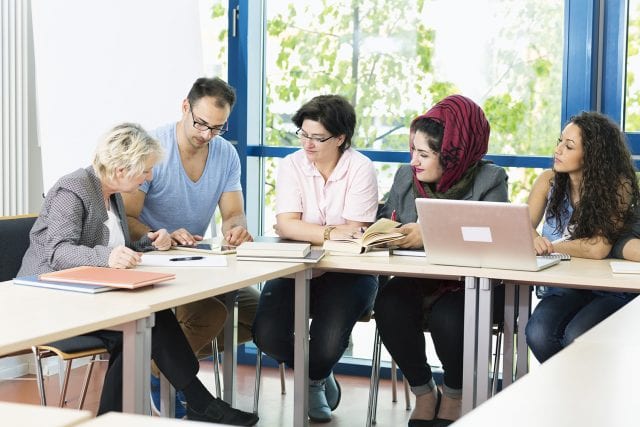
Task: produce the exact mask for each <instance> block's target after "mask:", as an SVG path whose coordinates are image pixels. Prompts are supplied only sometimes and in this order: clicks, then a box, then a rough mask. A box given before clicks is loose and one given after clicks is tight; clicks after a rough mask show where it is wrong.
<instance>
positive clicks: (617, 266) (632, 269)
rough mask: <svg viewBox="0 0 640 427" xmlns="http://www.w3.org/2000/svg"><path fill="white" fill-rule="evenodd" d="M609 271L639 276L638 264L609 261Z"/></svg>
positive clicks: (639, 263)
mask: <svg viewBox="0 0 640 427" xmlns="http://www.w3.org/2000/svg"><path fill="white" fill-rule="evenodd" d="M610 264H611V271H613V272H614V273H621V274H640V262H633V261H611V262H610Z"/></svg>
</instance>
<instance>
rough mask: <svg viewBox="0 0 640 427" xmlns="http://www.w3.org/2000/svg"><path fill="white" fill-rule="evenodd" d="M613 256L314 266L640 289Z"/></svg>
mask: <svg viewBox="0 0 640 427" xmlns="http://www.w3.org/2000/svg"><path fill="white" fill-rule="evenodd" d="M611 261H612V260H611V259H604V260H592V259H584V258H575V257H574V258H572V259H571V260H570V261H561V262H560V263H558V264H556V265H553V266H551V267H549V268H546V269H544V270H541V271H520V270H501V269H495V268H477V267H460V266H448V265H436V264H429V262H428V261H427V259H426V258H418V257H408V256H390V257H388V258H387V257H357V256H355V257H354V256H342V255H329V256H326V257H325V258H323V259H322V260H321V261H320V262H319V263H318V264H317V265H316V266H314V268H317V269H319V270H333V271H343V272H349V271H351V272H354V273H355V272H372V273H373V272H376V273H377V274H385V273H388V274H393V275H397V276H415V277H420V276H424V277H438V276H443V277H447V276H448V277H449V278H452V277H455V276H458V277H464V276H474V277H488V278H491V279H497V280H506V281H509V282H512V283H518V284H528V285H537V284H547V285H555V286H562V287H573V288H585V289H604V290H611V291H628V292H640V274H614V273H612V271H611V266H610V264H609V263H610V262H611Z"/></svg>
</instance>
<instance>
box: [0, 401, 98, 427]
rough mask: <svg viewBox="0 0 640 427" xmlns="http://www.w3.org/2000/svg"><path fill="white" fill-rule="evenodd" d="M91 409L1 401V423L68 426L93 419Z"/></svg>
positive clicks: (29, 426) (28, 426)
mask: <svg viewBox="0 0 640 427" xmlns="http://www.w3.org/2000/svg"><path fill="white" fill-rule="evenodd" d="M92 416H93V415H92V414H91V411H78V410H75V409H63V408H53V407H50V406H36V405H27V404H24V403H9V402H0V424H1V425H3V426H12V427H15V426H19V427H43V426H47V427H67V426H75V425H78V424H80V423H81V422H83V421H85V420H89V419H91V417H92Z"/></svg>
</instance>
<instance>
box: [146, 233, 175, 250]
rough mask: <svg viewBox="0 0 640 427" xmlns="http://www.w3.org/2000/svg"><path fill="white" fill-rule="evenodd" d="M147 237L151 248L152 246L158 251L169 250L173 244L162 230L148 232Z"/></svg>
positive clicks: (167, 234) (168, 235)
mask: <svg viewBox="0 0 640 427" xmlns="http://www.w3.org/2000/svg"><path fill="white" fill-rule="evenodd" d="M147 237H148V238H149V239H151V246H153V247H154V248H155V249H156V250H158V251H166V250H169V249H171V245H172V244H173V241H172V240H171V235H170V234H169V232H168V231H167V230H165V229H164V228H161V229H159V230H155V231H150V232H148V233H147Z"/></svg>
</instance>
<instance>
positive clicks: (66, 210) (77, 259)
mask: <svg viewBox="0 0 640 427" xmlns="http://www.w3.org/2000/svg"><path fill="white" fill-rule="evenodd" d="M161 157H162V148H161V147H160V145H159V144H158V142H157V141H156V140H155V139H153V138H151V137H150V136H149V135H148V134H147V133H146V132H145V131H144V129H142V128H141V127H140V126H139V125H136V124H131V123H124V124H121V125H118V126H116V127H115V128H113V129H112V130H111V131H110V132H109V134H108V135H107V136H106V138H105V139H104V140H103V141H102V142H101V143H100V144H99V145H98V148H97V150H96V154H95V157H94V160H93V165H92V166H89V167H87V168H86V169H78V170H77V171H75V172H72V173H70V174H68V175H65V176H64V177H62V178H60V179H59V180H58V181H57V182H56V183H55V184H54V186H53V187H52V188H51V190H49V192H48V193H47V197H46V198H45V200H44V204H43V207H42V212H41V214H40V216H39V217H38V219H37V220H36V222H35V224H34V226H33V228H32V229H31V233H30V245H29V248H28V249H27V252H26V253H25V256H24V258H23V260H22V267H21V268H20V271H19V273H18V274H19V275H21V276H23V275H24V276H27V275H35V274H41V273H46V272H49V271H55V270H61V269H65V268H71V267H78V266H82V265H91V266H99V267H113V268H131V267H135V266H136V265H137V264H138V263H139V262H140V260H141V254H140V251H142V250H145V249H159V250H166V249H169V248H170V247H171V237H170V236H169V234H168V233H167V231H166V230H164V229H161V230H157V231H153V232H149V233H147V234H146V235H145V236H143V237H142V238H141V239H140V240H138V241H136V242H131V241H130V239H129V229H128V227H127V221H126V216H125V212H124V206H123V204H122V196H121V195H120V193H121V192H131V191H135V190H137V188H138V187H139V186H140V185H141V184H142V183H143V182H144V181H145V180H151V179H152V178H153V177H152V172H151V171H152V168H153V165H155V164H156V163H157V162H158V161H159V160H160V158H161ZM90 335H93V336H96V337H98V338H100V339H101V340H102V341H103V342H104V346H105V347H106V348H107V349H108V351H109V354H110V358H109V368H108V369H107V373H106V375H105V380H104V386H103V389H102V395H101V398H100V407H99V409H98V414H103V413H105V412H109V411H122V334H121V333H120V332H114V331H97V332H94V333H92V334H90ZM151 356H152V357H153V360H154V361H155V362H156V364H157V365H158V367H159V368H160V370H161V371H162V372H163V373H164V375H165V376H166V377H167V378H168V379H169V382H170V383H171V384H173V386H174V387H175V388H176V389H177V390H182V391H183V392H184V395H185V397H186V400H187V405H188V409H187V417H188V418H189V419H194V420H200V421H209V422H217V423H224V424H233V425H253V424H255V423H256V422H257V421H258V417H257V416H255V415H254V414H250V413H246V412H242V411H238V410H236V409H233V408H231V407H230V406H229V405H228V404H227V403H225V402H223V401H222V400H220V399H214V398H213V396H211V394H210V393H209V392H208V391H207V389H206V388H205V387H204V386H203V385H202V383H201V382H200V380H198V378H197V377H196V374H197V373H198V368H199V364H198V360H197V359H196V358H195V356H194V355H193V352H192V351H191V348H190V347H189V344H188V342H187V340H186V338H185V336H184V334H183V332H182V330H181V329H180V326H179V325H178V322H177V321H176V318H175V316H174V314H173V312H172V311H171V310H163V311H159V312H157V313H155V326H154V327H153V329H152V343H151Z"/></svg>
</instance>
